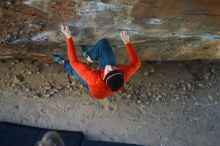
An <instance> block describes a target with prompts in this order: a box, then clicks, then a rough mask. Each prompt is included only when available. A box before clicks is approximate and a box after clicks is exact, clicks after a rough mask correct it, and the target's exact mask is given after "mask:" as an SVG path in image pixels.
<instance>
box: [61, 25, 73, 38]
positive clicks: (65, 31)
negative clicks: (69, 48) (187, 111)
mask: <svg viewBox="0 0 220 146" xmlns="http://www.w3.org/2000/svg"><path fill="white" fill-rule="evenodd" d="M61 31H62V33H63V34H64V35H65V36H66V38H71V37H72V36H71V31H70V29H69V27H68V26H67V25H65V24H64V25H61Z"/></svg>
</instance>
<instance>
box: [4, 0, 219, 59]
mask: <svg viewBox="0 0 220 146" xmlns="http://www.w3.org/2000/svg"><path fill="white" fill-rule="evenodd" d="M61 24H68V25H69V26H70V28H71V30H72V34H73V36H74V38H77V39H78V41H76V42H75V44H76V46H77V47H79V46H80V45H88V46H92V45H94V44H95V42H96V41H98V40H99V39H101V38H104V37H105V38H108V39H109V40H110V42H111V44H112V46H113V48H114V50H115V52H116V54H117V56H118V58H119V57H120V58H119V62H123V61H125V60H127V59H126V58H127V57H126V55H127V54H126V52H125V49H124V48H123V44H122V41H121V40H120V37H119V33H120V31H122V30H123V29H125V30H127V31H128V32H129V35H130V39H131V40H132V42H133V45H134V47H135V49H136V51H137V52H138V55H139V56H140V58H141V60H157V61H168V60H194V59H220V27H219V26H220V1H219V0H191V1H186V0H4V1H1V2H0V31H1V33H0V49H1V50H0V59H2V58H10V57H20V58H23V57H32V58H34V59H40V60H42V61H49V60H50V57H51V56H52V55H53V54H61V55H64V56H66V46H65V38H64V36H63V34H62V33H61V32H60V28H59V25H61Z"/></svg>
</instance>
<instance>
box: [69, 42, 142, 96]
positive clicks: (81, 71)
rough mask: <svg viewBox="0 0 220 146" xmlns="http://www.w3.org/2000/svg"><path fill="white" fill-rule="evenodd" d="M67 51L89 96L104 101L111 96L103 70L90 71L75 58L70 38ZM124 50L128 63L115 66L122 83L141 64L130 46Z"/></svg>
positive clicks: (74, 49)
mask: <svg viewBox="0 0 220 146" xmlns="http://www.w3.org/2000/svg"><path fill="white" fill-rule="evenodd" d="M66 42H67V51H68V57H69V61H70V64H71V66H72V67H73V68H74V70H75V71H76V72H77V74H78V75H79V76H80V77H81V78H82V79H83V80H84V81H85V82H86V83H87V84H88V86H89V91H90V94H91V95H92V96H93V97H94V98H97V99H104V98H105V97H107V96H109V95H111V94H112V93H113V91H112V90H111V89H110V88H109V87H107V86H106V84H105V82H104V80H103V78H104V70H103V69H100V70H91V69H90V68H88V67H87V66H86V65H85V64H84V63H82V62H81V61H80V60H78V59H77V57H76V48H75V46H74V43H73V40H72V38H67V40H66ZM125 48H126V50H127V53H128V55H129V58H130V61H129V63H128V64H125V65H122V66H116V68H117V70H118V71H119V72H121V73H122V74H123V76H124V81H125V82H127V81H128V79H129V78H130V77H131V76H132V75H133V74H134V73H135V72H136V71H137V70H138V68H139V67H140V65H141V63H140V60H139V58H138V56H137V54H136V52H135V51H134V48H133V47H132V44H131V43H129V44H126V45H125Z"/></svg>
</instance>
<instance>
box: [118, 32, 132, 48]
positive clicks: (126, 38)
mask: <svg viewBox="0 0 220 146" xmlns="http://www.w3.org/2000/svg"><path fill="white" fill-rule="evenodd" d="M120 36H121V39H122V41H123V42H124V44H125V45H126V44H128V43H130V40H129V35H128V33H127V31H125V30H123V31H122V32H121V33H120Z"/></svg>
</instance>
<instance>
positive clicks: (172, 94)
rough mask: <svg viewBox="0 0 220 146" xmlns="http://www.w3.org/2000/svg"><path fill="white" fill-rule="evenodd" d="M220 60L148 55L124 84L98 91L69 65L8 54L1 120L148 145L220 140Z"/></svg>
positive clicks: (1, 81) (0, 81) (205, 144)
mask: <svg viewBox="0 0 220 146" xmlns="http://www.w3.org/2000/svg"><path fill="white" fill-rule="evenodd" d="M219 81H220V63H219V62H202V61H194V62H166V63H158V62H145V63H142V67H141V69H140V70H139V71H138V72H137V73H136V74H135V76H133V77H132V78H131V80H130V81H129V83H127V84H126V85H125V88H124V90H123V91H121V92H119V93H117V94H115V95H112V96H111V97H109V98H106V99H105V100H95V99H93V98H92V97H91V96H90V95H89V93H88V91H86V89H83V88H82V86H81V85H80V83H78V82H77V81H76V80H75V79H74V78H72V77H70V76H69V75H67V74H66V73H65V72H64V71H63V67H62V65H58V64H43V63H41V62H38V61H34V60H28V59H23V60H15V59H11V60H1V61H0V121H9V122H15V123H21V124H26V125H31V126H37V127H44V128H55V129H65V130H75V131H83V132H84V134H85V135H86V137H87V138H88V139H92V140H106V141H117V142H126V143H134V144H142V145H148V146H168V145H169V146H217V145H219V143H220V139H219V137H220V124H219V120H220V106H219V105H220V98H219V97H220V83H219Z"/></svg>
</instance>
